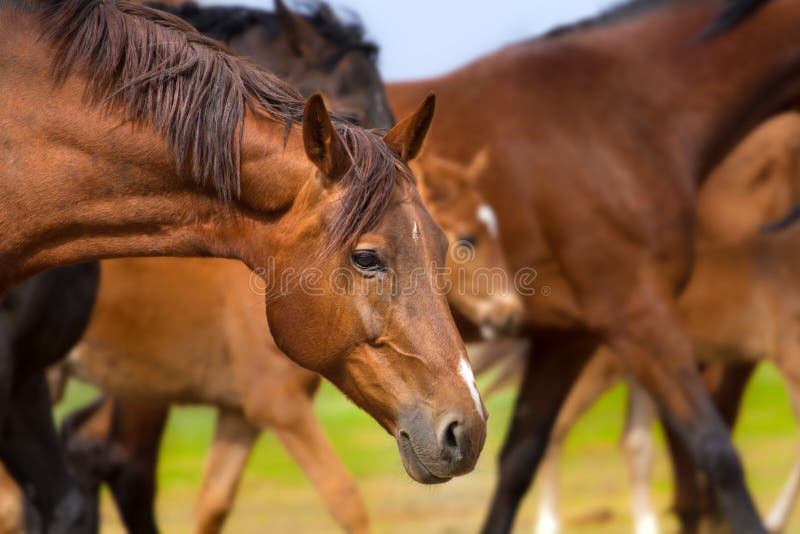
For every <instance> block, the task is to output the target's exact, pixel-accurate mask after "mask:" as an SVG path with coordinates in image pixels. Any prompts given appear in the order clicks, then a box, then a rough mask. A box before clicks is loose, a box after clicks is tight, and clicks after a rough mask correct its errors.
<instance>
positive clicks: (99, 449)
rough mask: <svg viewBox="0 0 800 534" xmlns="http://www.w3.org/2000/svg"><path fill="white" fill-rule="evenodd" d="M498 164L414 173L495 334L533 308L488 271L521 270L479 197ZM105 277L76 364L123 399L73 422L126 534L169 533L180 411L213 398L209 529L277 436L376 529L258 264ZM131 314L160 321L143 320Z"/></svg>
mask: <svg viewBox="0 0 800 534" xmlns="http://www.w3.org/2000/svg"><path fill="white" fill-rule="evenodd" d="M487 157H488V156H487V154H486V153H485V152H481V153H480V154H479V155H477V156H476V158H475V160H474V161H473V162H472V164H471V165H470V166H469V167H467V168H464V167H462V166H459V165H457V164H455V163H452V162H448V161H445V160H442V159H441V158H437V157H435V156H431V155H428V156H426V157H425V158H423V159H422V161H420V163H419V164H416V165H415V166H414V170H415V174H416V176H417V177H418V178H419V181H420V184H421V185H422V187H421V191H422V196H423V198H424V200H425V202H426V205H427V206H428V207H429V209H430V210H431V212H432V213H433V214H434V215H435V217H436V218H437V221H439V222H440V223H441V225H442V227H443V228H444V230H445V233H446V234H448V235H450V236H453V237H452V242H453V247H452V250H451V253H450V254H449V255H448V261H447V267H448V269H449V271H448V272H449V276H450V278H451V280H450V281H451V286H452V287H451V289H450V292H449V296H450V300H451V302H452V303H453V305H454V306H455V307H456V309H458V310H460V311H462V312H463V313H465V314H468V315H469V316H470V317H474V320H475V322H476V324H478V325H482V326H483V327H484V329H485V330H486V329H491V330H492V331H502V329H504V328H508V325H509V323H511V324H513V323H515V322H517V321H518V320H519V314H520V312H521V309H522V306H521V303H520V302H519V301H518V299H517V298H515V297H514V294H513V293H510V292H509V293H503V292H502V290H501V288H499V287H498V288H487V284H486V283H483V279H482V277H481V273H483V272H496V271H504V270H505V269H506V268H507V267H506V265H505V262H504V259H503V258H504V256H503V254H502V251H501V250H500V246H499V243H498V240H497V238H498V236H497V235H496V233H494V232H495V230H496V229H495V228H494V227H492V226H491V225H490V224H487V221H486V218H485V215H484V214H485V210H486V209H487V208H486V206H485V203H484V202H483V199H482V197H481V196H480V195H479V194H478V193H477V190H476V186H477V180H478V178H479V177H480V175H481V174H482V173H483V171H484V170H485V166H486V164H487ZM456 200H457V201H456ZM102 273H103V282H102V286H101V292H100V296H99V301H98V306H97V312H96V314H95V316H94V318H93V320H92V323H91V325H90V328H89V331H88V333H87V335H86V337H85V338H84V340H83V342H82V343H81V344H80V346H79V347H78V348H77V349H76V350H75V352H74V353H73V355H72V357H71V358H70V360H69V367H70V369H71V371H72V372H73V373H74V374H76V375H77V376H78V377H80V378H82V379H84V380H88V381H89V382H91V383H93V384H95V385H97V386H98V387H100V388H101V389H103V390H104V391H105V392H106V393H107V394H109V395H113V396H114V397H115V398H114V399H112V398H106V399H105V400H103V401H100V402H98V403H95V404H93V405H91V406H89V407H87V408H85V409H83V410H80V411H79V412H78V413H76V414H74V415H73V416H71V417H70V418H69V420H68V421H67V422H66V423H65V426H64V436H65V439H66V442H65V445H66V449H67V451H68V457H69V459H70V467H71V469H72V470H73V472H75V473H76V476H77V478H78V479H79V480H80V481H81V482H82V485H83V488H84V490H85V491H87V492H88V493H90V494H93V495H94V498H95V502H96V498H97V496H98V489H99V485H100V483H102V482H107V483H108V484H109V485H110V488H111V490H112V494H113V495H114V497H115V500H116V502H117V504H118V505H119V507H120V512H121V516H122V518H123V521H124V522H125V525H126V527H127V528H128V529H129V530H130V531H131V532H139V533H142V532H156V531H157V528H156V522H155V516H154V507H153V499H154V493H155V461H156V456H157V450H158V444H159V441H160V437H161V432H162V430H163V425H164V421H165V419H166V416H167V412H168V409H169V404H170V403H198V402H199V403H204V404H211V405H213V406H216V407H217V408H218V421H217V430H216V432H215V435H214V444H213V447H212V451H211V453H210V454H209V457H208V462H207V464H206V474H205V477H204V481H203V484H202V487H201V490H200V495H199V496H198V499H197V506H196V507H195V530H196V532H218V531H219V530H221V528H222V524H223V521H224V518H225V517H226V515H227V513H228V511H229V510H230V508H231V506H232V504H233V499H234V496H235V493H236V487H237V485H238V482H239V480H240V477H241V473H242V471H243V469H244V466H245V464H246V461H247V459H248V457H249V454H250V450H251V448H252V446H253V444H254V443H255V440H256V439H257V438H258V436H259V434H260V432H261V431H262V430H264V429H267V428H269V429H271V430H272V431H273V432H274V433H275V434H276V436H277V437H278V439H279V440H280V441H281V443H282V444H283V445H284V446H285V447H286V448H287V450H288V451H289V453H290V454H291V456H292V457H293V458H294V459H295V460H296V461H297V462H298V463H299V464H300V466H301V467H302V469H303V471H304V472H305V473H306V474H307V475H308V477H309V478H310V479H311V481H312V482H313V483H314V485H315V486H316V487H317V489H318V491H319V492H320V493H321V495H322V497H323V499H324V501H325V503H326V505H327V507H328V510H329V511H330V513H331V514H332V515H333V516H334V518H336V520H337V521H338V523H339V524H340V525H341V526H342V527H343V528H344V529H345V530H346V531H348V532H364V531H366V528H367V516H366V512H365V511H364V508H363V505H362V504H361V501H360V498H359V497H358V491H357V489H356V486H355V483H354V482H353V481H352V480H351V478H350V477H349V475H348V474H347V472H346V471H345V469H344V467H343V466H342V465H341V463H340V462H339V461H338V458H337V457H336V455H335V453H334V452H333V450H332V448H331V447H330V445H329V443H328V441H327V439H326V438H325V436H324V434H323V432H322V429H321V427H320V425H319V423H318V422H317V420H316V417H315V415H314V412H313V409H312V406H311V401H312V398H313V395H314V393H315V392H316V390H317V387H318V385H319V377H318V375H316V374H314V373H310V372H309V371H307V370H305V369H302V368H301V367H299V366H297V365H295V364H293V363H292V362H291V361H290V360H288V359H287V358H286V357H285V355H283V354H281V353H280V351H279V350H278V349H277V347H275V344H274V342H273V341H272V339H271V338H270V337H269V336H268V335H266V334H265V333H264V330H263V320H264V319H263V317H262V316H261V315H260V314H258V313H254V311H255V310H254V309H253V306H252V302H253V301H254V299H255V298H256V297H255V295H254V294H253V288H252V287H250V286H249V285H248V284H247V283H245V282H246V280H247V271H246V269H243V268H242V267H241V266H239V265H237V264H232V263H229V262H209V261H208V260H157V261H155V260H147V261H146V260H138V259H137V260H115V261H112V262H104V263H103V271H102ZM458 284H461V285H460V286H459V285H458ZM130 306H132V307H134V308H135V309H138V310H142V311H143V312H144V313H143V314H142V315H143V316H144V317H146V319H144V320H140V319H138V318H137V317H136V316H130V314H128V313H127V312H126V309H127V307H130Z"/></svg>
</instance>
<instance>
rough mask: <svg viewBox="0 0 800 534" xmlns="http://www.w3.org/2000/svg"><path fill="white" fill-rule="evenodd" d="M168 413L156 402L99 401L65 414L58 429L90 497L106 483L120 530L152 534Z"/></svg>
mask: <svg viewBox="0 0 800 534" xmlns="http://www.w3.org/2000/svg"><path fill="white" fill-rule="evenodd" d="M167 415H168V407H166V406H164V405H163V404H160V403H144V402H134V401H123V400H118V399H114V398H111V397H106V398H101V399H99V400H98V401H95V402H94V403H92V404H91V405H89V406H87V407H85V408H83V409H81V410H78V411H77V412H75V413H73V414H71V415H70V416H69V417H68V418H67V419H65V421H64V425H63V426H62V439H63V442H64V447H65V450H66V451H67V456H68V459H69V461H70V467H71V469H72V471H73V473H74V474H75V476H76V478H77V479H78V481H79V483H80V484H81V486H82V487H83V489H84V492H86V493H87V494H89V495H91V496H93V501H92V504H93V505H94V509H95V510H97V505H98V500H97V499H98V490H99V487H100V485H101V484H102V483H103V482H105V483H107V484H108V485H109V488H110V490H111V494H112V497H113V498H114V501H115V503H116V505H117V509H118V510H119V513H120V516H121V518H122V521H123V523H124V524H125V527H126V528H127V529H128V530H129V531H130V532H135V533H137V534H140V533H156V532H158V527H157V526H156V519H155V507H154V500H155V480H156V463H157V458H158V456H157V455H158V448H159V445H160V442H161V435H162V433H163V430H164V424H165V422H166V418H167Z"/></svg>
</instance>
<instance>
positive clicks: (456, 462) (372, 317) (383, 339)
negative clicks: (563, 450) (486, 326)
mask: <svg viewBox="0 0 800 534" xmlns="http://www.w3.org/2000/svg"><path fill="white" fill-rule="evenodd" d="M0 27H2V30H3V31H2V32H0V34H1V35H2V36H1V37H0V109H2V112H0V113H1V114H0V123H2V125H3V128H2V129H0V130H1V133H0V147H3V148H2V152H0V168H2V170H1V171H0V228H2V231H3V240H2V243H0V287H2V288H5V287H8V285H9V284H11V283H13V282H14V281H16V280H20V279H21V278H23V277H25V276H27V275H30V274H32V273H35V272H37V271H40V270H43V269H47V268H50V267H55V266H58V265H64V264H68V263H74V262H78V261H84V260H92V259H97V258H102V257H114V256H126V255H161V254H172V255H214V256H220V257H232V258H238V259H241V260H244V261H245V263H247V264H248V265H249V266H250V267H252V268H261V269H263V271H262V272H263V274H264V275H265V276H266V278H267V280H271V279H272V277H282V278H285V277H287V276H288V275H289V274H291V276H288V278H290V279H291V281H292V282H293V283H291V284H289V285H288V286H284V287H283V288H281V289H282V290H285V291H282V292H281V293H284V294H283V295H282V296H283V298H268V302H267V315H268V317H269V320H270V324H271V328H272V333H273V336H274V337H275V340H276V342H277V344H278V346H279V347H280V348H281V349H282V350H283V351H284V352H286V353H287V354H288V355H289V356H290V357H292V358H293V359H295V361H297V362H298V363H300V364H301V365H304V366H306V367H308V368H311V369H313V370H316V371H319V372H321V373H322V374H323V375H324V376H326V377H328V378H329V379H331V380H332V381H333V382H334V383H335V384H336V385H337V386H338V387H339V388H341V389H342V390H343V391H344V392H345V393H347V394H348V395H350V396H351V398H353V399H354V401H355V402H356V403H357V404H358V405H359V406H361V407H363V408H364V409H366V410H367V411H368V412H369V413H370V414H371V415H372V416H373V417H374V418H375V419H376V420H377V421H378V422H379V423H380V424H381V425H382V426H383V427H384V428H385V429H386V430H387V431H388V432H389V433H390V434H392V435H393V436H395V438H396V439H397V442H398V446H399V450H400V454H401V456H402V458H403V462H404V465H405V467H406V469H407V471H408V472H409V474H410V475H411V476H412V477H414V478H415V479H416V480H419V481H422V482H428V483H432V482H443V481H445V480H448V479H449V478H450V477H452V476H455V475H458V474H463V473H466V472H468V471H470V470H471V469H472V468H473V466H474V464H475V461H476V460H477V457H478V454H479V452H480V449H481V447H482V445H483V441H484V439H485V431H486V425H485V413H484V408H483V406H482V405H481V402H480V399H479V397H478V394H477V391H476V389H475V386H474V383H473V382H472V380H471V379H470V378H469V377H467V376H466V375H465V373H464V369H465V368H467V367H468V364H467V363H466V362H467V360H466V353H465V351H464V347H463V344H462V342H461V340H460V338H459V336H458V332H457V330H456V329H455V325H454V324H453V322H452V318H451V315H450V313H449V311H448V308H447V302H446V299H445V298H444V296H443V295H441V294H440V293H439V292H438V291H436V288H434V287H433V285H432V283H431V279H433V278H434V277H435V274H436V273H435V270H436V268H437V265H442V264H443V262H444V254H445V249H446V246H445V245H446V238H445V236H444V235H443V233H442V232H441V229H440V228H438V226H436V224H435V223H434V222H433V220H432V218H431V217H430V215H429V214H428V213H427V211H426V210H425V208H424V206H423V204H422V202H421V200H420V199H419V196H418V194H417V192H416V189H415V187H414V185H413V181H412V177H411V173H410V172H409V171H408V168H407V166H406V164H405V163H404V161H408V160H410V159H413V158H414V156H416V154H417V153H418V151H419V149H420V146H421V144H422V141H423V139H424V137H425V134H426V133H427V129H428V126H429V124H430V120H431V117H432V113H433V99H432V98H428V99H426V101H425V103H424V104H423V106H422V107H421V108H420V109H419V110H418V112H417V113H415V114H414V115H412V116H410V117H409V118H408V119H406V120H404V121H402V122H401V123H400V124H398V126H396V127H395V128H394V129H392V130H391V131H390V132H389V133H388V134H387V135H386V136H385V137H384V138H383V139H381V138H380V137H378V136H376V135H374V134H372V133H369V132H366V131H363V130H360V129H358V128H356V127H353V126H351V125H348V124H346V123H344V122H340V121H334V122H332V121H331V120H330V118H329V116H328V114H327V112H326V110H325V107H324V105H323V103H322V99H321V98H320V97H312V98H311V99H309V101H308V103H307V104H306V105H305V106H304V105H303V101H302V100H301V99H300V98H299V95H298V94H297V93H296V92H295V91H294V90H293V89H291V88H290V87H289V86H287V85H285V84H284V83H283V82H281V81H279V80H278V79H277V78H275V77H273V76H271V75H269V74H267V73H265V72H263V71H260V70H258V69H256V68H255V67H253V66H252V65H251V64H249V63H247V62H246V61H243V60H241V59H239V58H238V57H235V56H233V55H232V54H230V53H228V52H227V51H226V50H225V49H223V48H222V47H221V46H220V45H219V44H218V43H217V42H216V41H212V40H209V39H207V38H204V37H202V36H201V35H200V34H198V33H197V32H196V31H195V30H194V29H193V28H191V27H190V26H188V25H187V24H186V23H184V22H183V21H181V20H180V19H177V18H175V17H172V16H169V15H166V14H163V13H159V12H157V11H155V10H152V9H148V8H144V7H141V6H136V5H132V4H127V3H125V2H119V3H115V4H103V3H96V2H91V1H89V0H67V1H64V2H56V3H48V2H41V3H34V4H33V5H28V4H27V3H20V2H16V1H12V2H10V3H9V2H8V1H6V2H4V3H3V5H2V7H1V8H0ZM82 95H83V96H82ZM44 102H47V105H46V106H45V105H42V103H44ZM300 122H302V127H300V126H299V123H300ZM332 272H337V273H342V274H343V276H344V277H346V278H347V283H348V284H349V287H350V288H352V289H353V291H341V290H340V289H341V287H333V285H332V284H329V283H328V281H327V280H325V275H326V274H329V273H332ZM420 273H423V276H419V274H420ZM301 274H302V276H300V275H301ZM320 275H321V276H320ZM294 282H297V283H294ZM301 284H305V286H304V287H303V288H302V290H301V288H299V285H301ZM309 284H310V285H311V286H313V287H310V286H309ZM387 286H389V287H395V288H411V289H413V290H408V291H402V292H400V293H402V294H397V292H391V291H389V290H388V289H387ZM307 289H314V291H309V290H307ZM320 289H321V290H322V293H323V294H322V295H317V294H316V293H319V291H317V290H320ZM286 293H288V294H286ZM278 296H281V295H278ZM419 321H423V322H424V324H425V326H426V328H424V329H420V328H415V326H418V325H419V324H420V323H419ZM298 323H302V328H298V327H297V325H298ZM411 329H413V330H414V332H413V335H412V334H411ZM4 369H5V367H4ZM6 374H8V373H6ZM9 376H10V375H9ZM3 379H4V380H3V382H4V385H5V386H6V387H5V390H6V391H4V392H3V393H4V395H2V398H6V397H7V394H6V392H7V389H8V384H9V383H10V378H9V377H7V376H3ZM41 424H44V425H47V424H48V422H41ZM8 467H9V469H10V470H11V471H12V473H13V474H14V475H15V476H19V475H20V470H22V469H24V466H20V465H12V464H8ZM15 470H17V471H15Z"/></svg>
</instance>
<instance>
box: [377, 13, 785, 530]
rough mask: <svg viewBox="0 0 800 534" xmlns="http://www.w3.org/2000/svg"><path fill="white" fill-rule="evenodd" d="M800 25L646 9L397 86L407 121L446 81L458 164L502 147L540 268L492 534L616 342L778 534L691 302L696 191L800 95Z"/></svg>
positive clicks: (515, 227)
mask: <svg viewBox="0 0 800 534" xmlns="http://www.w3.org/2000/svg"><path fill="white" fill-rule="evenodd" d="M721 6H722V7H723V9H724V11H723V16H722V17H721V18H718V19H717V22H716V23H714V20H715V17H718V14H719V12H720V7H721ZM798 22H800V5H798V4H797V3H796V2H793V1H790V0H773V1H771V2H763V1H757V0H729V1H727V2H725V3H721V2H719V1H715V0H700V1H695V2H684V1H679V0H676V1H671V2H663V1H646V0H642V1H634V2H631V3H629V4H626V5H624V6H621V7H620V8H618V9H616V10H614V11H612V12H611V13H609V14H608V15H606V16H604V17H600V18H598V19H596V20H593V21H589V22H586V23H584V24H580V25H577V26H576V27H573V28H565V29H561V30H559V31H557V32H554V33H552V34H550V35H548V36H546V37H544V38H540V39H534V40H531V41H527V42H522V43H519V44H515V45H512V46H509V47H507V48H505V49H503V50H501V51H499V52H497V53H495V54H492V55H490V56H487V57H485V58H482V59H479V60H477V61H475V62H473V63H472V64H470V65H467V66H465V67H463V68H461V69H459V70H457V71H455V72H453V73H451V74H449V75H446V76H443V77H441V78H437V79H432V80H425V81H420V82H411V83H403V84H394V85H391V86H390V87H389V88H388V92H389V101H390V102H391V103H392V105H393V107H394V109H395V111H399V112H404V111H408V110H409V109H411V104H412V102H413V101H415V100H416V99H418V98H419V97H420V96H421V95H422V94H424V93H425V92H426V91H430V90H431V89H433V90H435V91H436V92H437V94H439V95H440V96H441V97H443V98H442V101H443V102H445V104H444V106H443V109H441V110H440V114H439V115H438V117H437V124H436V126H435V128H434V129H433V130H432V131H431V135H430V138H429V141H428V142H429V143H430V145H429V146H430V147H431V149H433V150H436V151H437V152H438V153H441V154H442V155H443V156H446V157H450V158H454V159H460V160H462V161H465V160H466V159H467V158H468V157H469V156H470V154H473V153H474V151H475V150H476V149H477V148H478V147H480V146H482V145H484V144H489V145H490V148H491V149H492V153H493V154H494V155H495V156H496V157H495V158H493V160H492V161H493V165H492V167H491V169H490V172H491V175H492V176H494V179H495V180H494V182H493V183H492V184H491V185H488V184H487V185H485V186H484V187H483V192H484V194H485V195H486V197H487V199H488V200H489V203H490V204H491V205H492V206H493V207H494V208H495V210H496V211H497V213H498V216H499V223H500V230H501V236H502V238H503V245H504V249H505V250H506V251H507V253H508V256H509V263H510V265H511V267H512V269H516V270H519V269H531V268H535V270H536V273H537V284H538V289H539V290H538V291H536V292H535V294H529V295H528V298H526V307H527V315H528V323H529V326H530V329H529V331H530V332H531V333H530V338H531V340H532V341H533V343H531V347H532V349H531V354H530V357H529V358H528V362H527V364H528V365H527V368H526V371H525V376H524V378H523V383H522V386H521V391H520V396H519V398H518V400H517V405H516V408H515V414H514V417H513V418H512V424H511V429H510V431H509V434H508V438H507V441H506V444H505V446H504V448H503V451H502V453H501V459H500V475H499V481H498V486H497V490H496V492H495V496H494V498H493V501H492V505H491V510H490V512H489V515H488V517H487V520H486V523H485V525H484V529H485V531H487V532H506V531H508V530H509V529H510V528H511V525H512V522H513V517H514V515H515V512H516V509H517V505H518V503H519V501H520V499H521V498H522V496H523V494H524V493H525V492H526V491H527V489H528V486H529V485H530V482H531V480H532V477H533V474H534V472H535V470H536V467H537V465H538V462H539V459H540V458H541V456H542V454H543V453H544V451H545V449H546V446H547V441H548V439H547V438H548V434H549V431H550V428H551V426H552V424H553V422H554V420H555V417H556V414H557V412H558V408H559V407H560V405H561V403H562V401H563V399H564V397H565V396H566V394H567V392H568V391H569V388H570V386H571V384H572V383H573V382H574V380H575V378H576V376H577V375H578V374H579V372H580V370H581V368H582V367H583V364H584V362H585V361H586V360H587V359H588V358H589V356H590V355H591V354H593V352H594V351H595V349H596V348H597V346H598V344H599V343H601V342H602V343H605V344H607V345H608V346H609V347H611V348H612V349H613V350H614V352H615V354H616V355H617V357H618V358H619V359H620V361H621V362H622V363H623V365H624V366H625V368H626V369H627V370H629V371H630V372H631V373H633V374H634V375H635V376H636V378H637V380H639V382H640V383H642V384H643V385H644V386H645V387H646V388H647V390H648V391H649V392H650V393H651V394H652V395H653V397H654V398H655V399H656V400H657V401H658V402H659V404H660V405H661V407H662V408H663V410H664V411H665V413H667V414H668V417H669V421H670V424H672V425H673V426H674V427H675V428H676V429H677V431H678V432H679V434H680V436H681V438H682V439H683V441H684V442H685V443H687V445H688V447H689V449H690V450H691V452H692V455H693V456H694V457H695V459H696V460H697V465H699V466H700V468H701V469H702V470H703V471H705V473H706V474H707V476H708V478H709V480H710V481H711V483H712V484H713V486H714V487H715V489H716V491H717V494H718V496H719V499H720V504H721V507H722V510H723V511H724V514H725V516H726V517H727V519H728V521H729V522H730V523H731V525H732V527H733V529H734V530H735V531H736V532H748V533H750V532H762V531H763V530H764V529H763V526H762V525H761V522H760V520H759V518H758V514H757V512H756V509H755V506H754V505H753V502H752V499H751V498H750V496H749V494H748V492H747V490H746V488H745V485H744V476H743V473H742V468H741V463H740V461H739V458H738V455H737V453H736V451H735V449H734V448H733V446H732V444H731V442H730V438H729V436H728V433H727V431H726V428H725V425H724V424H723V422H722V421H721V420H720V418H719V416H718V414H717V413H716V412H715V410H714V408H713V405H712V403H711V402H710V400H709V398H708V396H707V394H706V392H705V390H704V388H703V386H702V383H701V380H700V378H699V376H698V374H697V371H696V368H695V363H694V357H693V350H692V344H691V341H690V339H689V337H688V335H687V333H686V331H685V330H684V329H683V327H682V325H681V320H680V315H679V313H678V310H677V302H676V296H677V295H678V294H679V293H680V291H681V289H682V287H683V286H684V284H685V282H686V281H687V280H688V278H689V275H690V273H691V269H692V259H693V248H694V233H695V232H694V228H695V217H694V211H695V190H696V188H697V187H698V185H699V184H700V183H701V181H702V180H703V178H704V177H705V175H706V173H707V172H708V171H709V170H710V169H711V168H713V167H714V166H715V165H716V164H717V163H718V162H719V161H720V159H721V158H722V157H723V156H724V155H725V154H726V153H727V152H728V151H729V150H730V149H731V148H732V146H733V145H734V144H735V143H736V142H737V141H738V140H739V139H740V138H741V137H742V136H744V135H745V134H746V133H747V132H748V131H749V130H750V129H751V128H752V127H753V126H754V125H756V124H758V123H759V122H760V121H762V120H764V119H765V118H767V117H769V116H771V115H773V114H775V113H776V112H778V111H779V110H781V109H784V108H785V107H787V106H789V105H791V104H792V103H793V102H794V101H795V98H796V97H797V96H798V94H797V93H798V91H797V90H798V82H800V78H798V74H800V43H798V41H797V39H796V27H797V23H798ZM712 24H714V25H713V26H712ZM754 50H758V54H757V56H756V55H752V54H753V51H754ZM556 74H557V75H556ZM529 293H530V292H529Z"/></svg>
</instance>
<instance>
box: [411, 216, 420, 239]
mask: <svg viewBox="0 0 800 534" xmlns="http://www.w3.org/2000/svg"><path fill="white" fill-rule="evenodd" d="M411 238H412V239H413V240H414V241H418V240H419V225H417V221H414V227H413V228H411Z"/></svg>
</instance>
